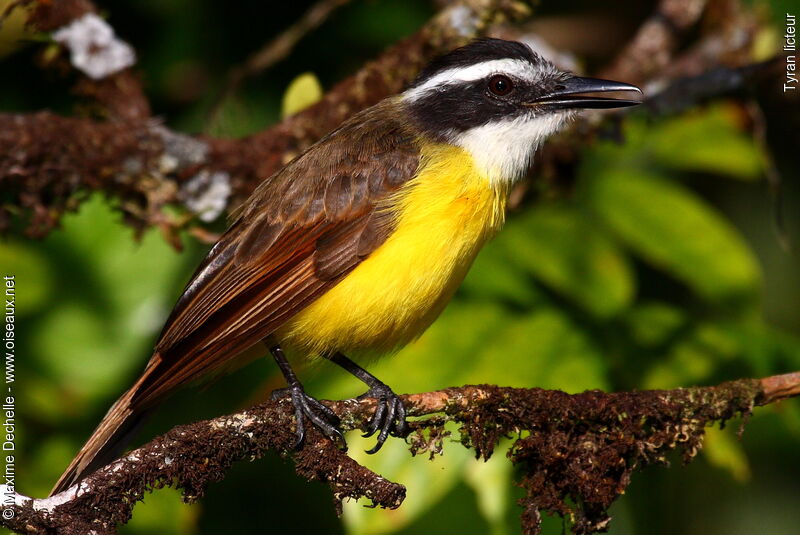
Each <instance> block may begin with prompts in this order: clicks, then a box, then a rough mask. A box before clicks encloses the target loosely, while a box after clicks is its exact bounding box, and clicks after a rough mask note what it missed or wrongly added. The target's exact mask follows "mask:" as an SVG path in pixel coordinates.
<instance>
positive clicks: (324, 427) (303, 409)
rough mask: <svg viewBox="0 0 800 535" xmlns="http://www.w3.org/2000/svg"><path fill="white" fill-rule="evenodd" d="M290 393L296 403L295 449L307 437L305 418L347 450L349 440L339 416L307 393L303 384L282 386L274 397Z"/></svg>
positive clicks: (293, 403) (294, 403)
mask: <svg viewBox="0 0 800 535" xmlns="http://www.w3.org/2000/svg"><path fill="white" fill-rule="evenodd" d="M287 393H288V394H289V395H290V397H291V400H292V405H294V418H295V422H296V424H295V425H296V429H297V430H296V434H297V440H296V441H295V443H294V449H297V448H299V447H300V445H301V444H302V443H303V440H304V439H305V434H306V433H305V418H308V419H309V420H311V423H312V424H314V426H315V427H316V428H317V429H319V430H320V431H321V432H322V433H323V434H324V435H325V436H326V437H328V438H329V439H331V440H332V441H334V442H336V443H337V444H338V445H339V448H341V449H342V450H347V442H346V441H345V439H344V435H343V434H342V431H341V430H340V429H339V427H338V426H339V417H338V416H336V414H335V413H334V412H333V411H332V410H331V409H330V408H328V407H326V406H325V405H323V404H322V403H320V402H319V401H318V400H316V399H314V398H312V397H311V396H309V395H308V394H306V393H305V391H304V390H303V388H302V387H301V386H292V387H289V388H282V389H280V390H276V391H274V392H273V393H272V398H273V399H278V398H281V397H284V396H285V395H286V394H287ZM304 417H305V418H304Z"/></svg>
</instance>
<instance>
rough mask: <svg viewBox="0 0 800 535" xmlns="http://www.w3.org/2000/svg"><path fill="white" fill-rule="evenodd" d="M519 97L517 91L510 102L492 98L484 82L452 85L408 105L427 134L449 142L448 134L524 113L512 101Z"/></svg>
mask: <svg viewBox="0 0 800 535" xmlns="http://www.w3.org/2000/svg"><path fill="white" fill-rule="evenodd" d="M516 93H517V91H516V89H515V91H514V93H512V95H509V97H508V98H505V97H492V96H489V95H488V94H487V90H486V82H485V81H484V80H478V81H475V82H469V83H461V84H452V85H448V86H444V87H442V88H440V89H431V90H429V91H427V92H425V93H424V94H423V95H422V96H421V97H419V98H418V99H417V100H415V101H413V102H410V103H409V104H408V111H409V114H410V115H411V119H412V120H413V121H414V124H416V125H417V126H418V127H419V128H420V129H421V130H422V131H423V132H424V133H425V134H427V135H428V136H429V137H431V138H433V139H435V140H436V141H447V138H448V135H449V134H452V133H461V132H464V131H466V130H469V129H470V128H474V127H476V126H482V125H484V124H487V123H490V122H492V121H496V120H499V119H502V118H504V117H513V116H515V115H517V114H518V113H524V112H525V110H524V109H523V108H522V107H520V106H519V103H517V102H516V99H515V98H513V96H514V95H516Z"/></svg>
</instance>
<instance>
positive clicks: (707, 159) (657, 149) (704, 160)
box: [646, 105, 764, 180]
mask: <svg viewBox="0 0 800 535" xmlns="http://www.w3.org/2000/svg"><path fill="white" fill-rule="evenodd" d="M740 122H741V121H740V119H739V118H738V109H737V108H736V107H734V106H732V105H727V106H726V105H716V106H713V107H709V108H704V109H697V110H693V111H692V112H690V113H687V114H683V115H680V116H678V117H675V118H672V119H667V120H664V121H661V122H660V123H659V124H658V125H657V126H654V127H653V128H652V129H650V130H649V131H648V133H647V138H646V139H647V146H648V148H649V149H650V152H651V156H652V157H653V158H654V159H655V161H656V162H658V163H660V164H662V165H666V166H668V167H671V168H674V169H685V170H689V171H704V172H709V173H715V174H719V175H722V176H728V177H732V178H738V179H742V180H753V179H757V178H760V177H761V176H762V175H763V171H764V156H763V154H762V152H761V150H760V149H759V147H758V145H757V144H756V143H755V141H754V139H753V137H752V136H750V135H746V134H745V133H743V132H742V128H741V126H740V124H739V123H740Z"/></svg>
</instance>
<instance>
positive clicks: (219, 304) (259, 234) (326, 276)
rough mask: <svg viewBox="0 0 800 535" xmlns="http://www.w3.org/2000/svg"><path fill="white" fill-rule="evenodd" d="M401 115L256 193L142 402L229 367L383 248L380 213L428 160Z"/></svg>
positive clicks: (174, 333) (330, 146)
mask: <svg viewBox="0 0 800 535" xmlns="http://www.w3.org/2000/svg"><path fill="white" fill-rule="evenodd" d="M395 108H396V104H395V103H394V102H393V101H385V102H384V103H382V104H379V105H377V106H375V107H373V108H370V109H368V110H366V111H365V112H362V113H361V114H359V115H357V116H355V117H354V118H353V119H351V120H349V121H348V122H346V123H345V124H343V125H342V126H341V127H340V128H339V129H337V130H336V131H334V132H333V133H331V134H330V135H329V136H327V137H326V138H325V139H323V140H321V141H320V142H319V143H317V144H316V145H315V146H314V147H312V148H311V149H310V150H309V151H307V152H306V153H304V154H303V155H302V156H300V157H299V158H297V159H296V160H294V161H293V162H291V163H290V164H289V165H287V166H286V167H285V168H284V169H283V170H281V171H280V172H279V173H278V174H277V175H275V176H274V177H272V178H271V179H270V180H268V181H266V182H264V183H263V184H262V185H261V186H260V187H259V188H258V189H257V190H256V191H255V192H254V193H253V195H252V196H251V198H250V199H249V200H248V201H247V202H246V203H245V205H244V206H243V207H242V209H241V210H240V211H239V213H238V216H237V217H236V219H235V221H234V223H233V224H232V225H231V227H230V229H229V230H228V231H227V232H226V233H225V235H223V236H222V238H221V239H220V240H219V242H218V243H217V244H216V245H215V246H214V248H213V249H212V250H211V251H210V252H209V254H208V256H207V257H206V259H205V260H204V262H203V264H202V265H201V266H200V268H199V269H198V271H197V272H196V274H195V276H194V277H193V278H192V280H191V282H190V283H189V284H188V286H187V287H186V290H185V291H184V293H183V295H182V296H181V298H180V299H179V301H178V303H177V305H176V307H175V309H174V311H173V313H172V314H171V316H170V318H169V319H168V321H167V323H166V326H165V328H164V331H163V332H162V336H161V338H160V340H159V342H158V344H157V346H156V355H155V356H154V358H155V359H158V362H153V363H151V364H152V365H153V367H152V370H149V373H148V374H147V375H148V377H147V378H146V379H145V380H144V381H143V382H142V384H141V385H139V389H138V392H137V393H136V394H135V396H134V398H133V403H134V404H137V405H138V404H140V405H142V406H147V405H150V404H151V403H152V402H154V401H156V400H157V399H158V398H160V397H162V396H163V395H164V394H166V393H167V392H169V391H171V390H173V389H174V388H176V387H178V386H180V385H182V384H185V383H187V382H190V381H193V380H195V379H198V378H200V377H201V376H204V375H206V374H209V373H212V372H214V371H216V370H217V369H219V368H222V367H224V366H225V364H226V363H227V362H228V361H229V360H231V359H233V358H234V357H235V356H236V355H237V354H239V353H241V352H242V351H244V350H245V349H247V348H249V347H250V346H252V345H253V344H255V343H256V342H258V341H259V340H261V339H263V338H264V337H266V336H267V335H269V334H270V333H272V332H273V331H274V330H275V329H277V328H278V327H279V326H280V325H281V324H282V323H284V322H285V321H286V320H288V319H289V318H291V317H292V316H293V315H294V314H295V313H297V312H298V311H299V310H301V309H302V308H303V307H305V306H307V305H308V304H309V303H310V302H311V301H313V300H314V299H316V298H317V297H318V296H319V295H321V294H322V293H323V292H324V291H325V290H326V289H328V288H329V287H330V286H332V285H333V284H335V283H336V282H338V281H339V280H341V278H342V277H343V276H344V275H346V274H347V273H348V272H349V271H350V270H352V269H353V268H354V267H355V266H357V265H358V263H359V262H360V261H361V259H363V258H364V257H366V256H367V255H368V254H369V253H370V252H372V251H373V250H374V249H375V248H376V247H378V246H379V245H380V244H381V243H383V241H384V240H385V239H386V237H387V235H388V234H389V233H390V232H391V224H387V221H386V219H387V215H386V212H385V211H380V212H378V211H377V210H376V207H378V206H379V205H380V204H381V201H382V200H385V199H386V198H387V196H388V195H390V194H391V193H392V192H394V191H396V190H397V189H398V188H399V187H401V186H402V185H403V184H404V183H405V182H406V181H408V180H409V179H410V178H412V177H413V176H414V174H415V172H416V168H417V165H418V162H419V155H418V152H417V149H416V146H415V144H414V140H413V137H412V135H411V133H410V132H409V130H408V128H407V126H406V125H405V123H404V122H403V120H402V118H401V117H400V116H399V115H397V114H396V112H394V110H395Z"/></svg>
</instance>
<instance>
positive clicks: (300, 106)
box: [281, 72, 322, 117]
mask: <svg viewBox="0 0 800 535" xmlns="http://www.w3.org/2000/svg"><path fill="white" fill-rule="evenodd" d="M321 98H322V85H321V84H320V83H319V80H318V79H317V77H316V76H314V73H311V72H305V73H303V74H301V75H300V76H298V77H297V78H295V79H294V80H292V81H291V83H290V84H289V87H287V88H286V92H285V93H284V94H283V102H282V104H281V115H282V116H283V117H288V116H289V115H294V114H295V113H297V112H300V111H303V110H304V109H306V108H308V107H309V106H311V105H312V104H315V103H316V102H318V101H319V100H320V99H321Z"/></svg>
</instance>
